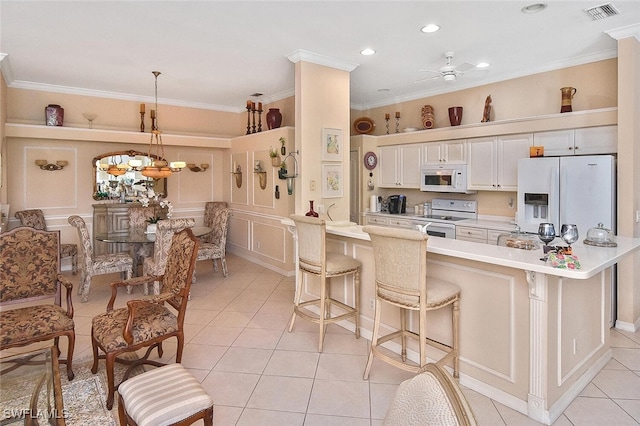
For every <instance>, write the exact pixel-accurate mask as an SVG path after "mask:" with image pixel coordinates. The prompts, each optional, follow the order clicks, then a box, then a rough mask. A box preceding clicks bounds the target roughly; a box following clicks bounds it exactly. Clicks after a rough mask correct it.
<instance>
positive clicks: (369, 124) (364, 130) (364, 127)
mask: <svg viewBox="0 0 640 426" xmlns="http://www.w3.org/2000/svg"><path fill="white" fill-rule="evenodd" d="M353 128H354V129H355V130H356V132H358V133H360V134H363V135H366V134H368V133H371V132H373V130H374V129H375V128H376V123H374V122H373V120H372V119H370V118H369V117H360V118H358V119H356V120H355V121H354V122H353Z"/></svg>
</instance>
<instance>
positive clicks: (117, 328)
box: [91, 229, 199, 410]
mask: <svg viewBox="0 0 640 426" xmlns="http://www.w3.org/2000/svg"><path fill="white" fill-rule="evenodd" d="M198 244H199V243H198V240H197V239H196V237H194V236H193V232H191V230H190V229H183V230H182V231H180V232H178V233H177V234H175V235H174V236H173V238H172V241H171V246H170V248H169V252H168V256H167V264H166V267H165V272H164V275H161V276H159V277H152V276H142V277H136V278H133V279H130V280H125V281H117V282H114V283H111V289H112V293H111V298H110V299H109V303H108V304H107V311H106V312H105V313H103V314H99V315H97V316H95V317H94V318H93V320H92V325H91V342H92V348H93V365H92V367H91V371H92V372H93V373H94V374H96V373H97V372H98V359H105V362H106V371H107V386H108V390H107V408H108V409H109V410H110V409H111V408H112V407H113V400H114V392H115V390H116V385H115V377H114V365H115V362H122V363H125V364H131V361H130V360H124V359H120V358H118V356H119V355H121V354H124V353H127V352H135V351H137V350H139V349H141V348H147V350H146V353H145V354H144V356H143V357H142V358H140V359H139V360H137V361H136V362H135V363H134V364H133V365H132V367H133V366H137V365H141V364H149V365H155V366H158V367H159V366H162V365H165V364H163V363H161V362H158V361H154V360H150V359H149V355H150V354H151V352H152V351H153V349H156V348H157V350H158V355H159V356H160V357H162V355H163V351H162V342H164V341H165V340H166V339H169V338H171V337H175V338H176V339H177V340H178V345H177V349H176V358H175V361H176V362H177V363H179V362H181V360H182V351H183V348H184V327H183V326H184V317H185V313H186V309H187V301H188V295H189V290H190V288H191V278H192V275H193V270H194V268H195V263H196V257H197V254H198ZM154 280H159V281H160V282H161V283H162V286H161V288H160V294H159V295H157V296H154V297H151V298H147V299H140V300H128V301H127V305H126V307H123V308H119V309H114V308H113V306H114V303H115V301H116V296H117V294H118V288H119V287H125V286H129V285H131V286H136V285H142V284H145V283H146V284H149V283H150V282H153V281H154ZM98 349H100V350H101V351H102V352H103V355H98ZM127 377H128V373H125V375H124V379H125V380H126V378H127ZM176 398H180V395H179V394H177V395H176Z"/></svg>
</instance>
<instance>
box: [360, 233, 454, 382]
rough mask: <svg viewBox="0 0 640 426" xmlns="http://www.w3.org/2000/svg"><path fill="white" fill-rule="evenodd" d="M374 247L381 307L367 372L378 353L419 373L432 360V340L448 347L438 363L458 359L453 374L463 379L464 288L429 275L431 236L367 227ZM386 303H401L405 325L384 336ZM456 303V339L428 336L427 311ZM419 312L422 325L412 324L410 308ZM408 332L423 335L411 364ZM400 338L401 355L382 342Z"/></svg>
mask: <svg viewBox="0 0 640 426" xmlns="http://www.w3.org/2000/svg"><path fill="white" fill-rule="evenodd" d="M362 230H363V231H364V232H366V233H368V234H369V237H370V238H371V245H372V246H373V257H374V263H375V267H376V282H375V292H376V307H375V315H374V320H373V336H372V338H371V349H370V351H369V358H368V360H367V366H366V368H365V372H364V379H365V380H366V379H368V378H369V372H370V370H371V364H372V363H373V358H374V356H376V357H378V358H380V359H381V360H382V361H384V362H387V363H389V364H391V365H393V366H395V367H398V368H401V369H403V370H407V371H413V372H418V371H420V369H421V368H423V367H424V366H425V365H426V364H427V344H428V345H430V346H433V347H435V348H437V349H439V350H441V351H443V352H444V355H443V356H442V357H441V358H440V359H439V360H438V361H437V364H438V365H439V366H442V365H444V364H446V363H447V362H448V361H449V360H452V361H453V376H454V377H455V378H458V364H459V360H458V346H459V345H458V341H459V335H458V319H459V314H460V312H459V301H460V287H458V286H457V285H455V284H453V283H450V282H447V281H442V280H437V279H432V278H427V240H428V235H427V234H423V233H421V232H419V231H413V230H409V229H397V228H387V227H382V226H365V227H364V228H363V229H362ZM383 304H389V305H391V306H396V307H398V308H400V329H399V330H397V331H394V332H392V333H389V334H387V335H384V336H379V333H380V318H381V314H382V310H383ZM449 306H451V314H452V343H451V345H446V344H444V343H441V342H438V341H435V340H433V339H430V338H429V337H427V312H428V311H431V310H435V309H443V308H448V307H449ZM411 311H414V312H417V314H418V321H417V323H418V330H417V331H415V330H409V329H408V328H407V313H408V312H411ZM407 337H410V338H413V339H417V340H418V348H419V357H420V359H419V363H418V365H415V364H407V363H406V359H407ZM397 338H399V339H400V341H401V345H402V353H401V358H402V360H399V359H396V358H394V357H392V356H390V355H389V354H388V353H386V352H384V351H383V350H381V348H380V347H379V346H380V345H382V344H383V343H384V342H387V341H390V340H393V339H397Z"/></svg>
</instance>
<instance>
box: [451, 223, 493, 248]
mask: <svg viewBox="0 0 640 426" xmlns="http://www.w3.org/2000/svg"><path fill="white" fill-rule="evenodd" d="M456 240H462V241H471V242H474V243H482V244H486V243H487V230H486V229H483V228H472V227H469V226H460V225H457V226H456Z"/></svg>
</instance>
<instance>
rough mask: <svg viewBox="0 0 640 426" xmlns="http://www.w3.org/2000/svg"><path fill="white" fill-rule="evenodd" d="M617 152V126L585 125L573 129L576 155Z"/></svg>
mask: <svg viewBox="0 0 640 426" xmlns="http://www.w3.org/2000/svg"><path fill="white" fill-rule="evenodd" d="M617 152H618V126H599V127H587V128H584V129H576V130H575V148H574V153H575V154H576V155H595V154H615V153H617Z"/></svg>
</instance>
